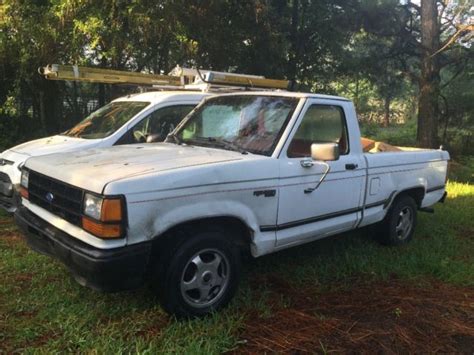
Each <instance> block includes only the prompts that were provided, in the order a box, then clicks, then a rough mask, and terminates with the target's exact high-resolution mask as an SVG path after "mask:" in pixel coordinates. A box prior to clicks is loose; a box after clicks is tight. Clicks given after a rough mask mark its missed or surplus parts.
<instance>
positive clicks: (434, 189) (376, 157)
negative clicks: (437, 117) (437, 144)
mask: <svg viewBox="0 0 474 355" xmlns="http://www.w3.org/2000/svg"><path fill="white" fill-rule="evenodd" d="M400 149H401V151H398V152H383V153H382V152H381V153H364V159H365V161H366V164H367V189H366V195H365V214H364V219H363V222H362V223H361V226H362V225H367V224H370V223H373V222H374V221H375V220H377V219H380V217H381V216H382V215H384V213H385V209H386V208H387V207H388V206H389V205H390V203H391V201H393V199H394V197H396V195H397V192H400V191H403V190H407V189H418V190H419V192H420V197H421V198H420V201H418V202H419V207H420V208H424V207H428V206H431V205H433V204H435V203H436V202H438V201H439V200H440V199H441V198H442V197H443V195H444V193H445V187H446V174H447V166H448V160H449V154H448V152H446V151H442V150H429V149H417V148H406V149H404V148H400ZM382 201H383V202H384V204H383V205H380V204H378V203H380V202H382ZM377 204H378V205H377ZM371 205H372V206H375V207H371Z"/></svg>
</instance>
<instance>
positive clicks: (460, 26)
mask: <svg viewBox="0 0 474 355" xmlns="http://www.w3.org/2000/svg"><path fill="white" fill-rule="evenodd" d="M470 6H471V5H470V4H469V2H468V1H458V2H457V4H455V3H454V2H449V1H439V0H421V4H420V6H418V5H415V4H413V3H411V2H410V1H408V3H407V4H406V5H405V7H406V8H407V9H408V11H409V12H410V14H411V15H412V16H410V18H409V21H408V23H407V29H406V31H407V32H406V33H408V34H409V35H410V39H409V40H408V41H407V44H408V45H411V46H412V48H413V50H414V52H415V53H416V55H417V56H418V70H417V71H411V75H412V77H414V78H415V80H416V81H417V83H418V86H419V99H418V130H417V143H418V145H419V146H421V147H427V148H436V147H437V146H438V121H439V104H438V103H439V98H440V77H441V70H442V69H443V68H445V67H447V66H450V65H453V64H456V63H459V62H460V61H463V59H464V58H465V56H466V55H470V54H469V51H468V50H467V48H466V47H465V46H463V42H462V41H463V40H465V39H466V38H468V37H471V38H472V31H473V30H474V26H473V25H472V24H470V23H469V21H470V17H469V15H468V12H469V9H470ZM414 17H415V19H414ZM416 17H419V25H418V26H419V31H417V30H416V28H415V27H416V26H417V19H416ZM407 53H410V51H408V52H407ZM412 53H413V52H412Z"/></svg>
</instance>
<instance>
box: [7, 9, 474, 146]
mask: <svg viewBox="0 0 474 355" xmlns="http://www.w3.org/2000/svg"><path fill="white" fill-rule="evenodd" d="M428 3H430V4H432V5H433V4H434V6H435V11H432V17H433V16H434V17H435V23H434V26H433V27H432V30H433V31H432V32H433V33H434V36H435V37H436V38H435V39H434V40H433V39H432V42H431V46H430V48H427V47H426V45H425V44H423V43H422V42H423V39H424V37H423V35H422V33H423V20H424V19H423V18H422V17H421V10H422V8H423V7H426V4H428ZM469 4H470V3H469V1H468V0H459V1H456V2H448V1H437V0H421V5H417V4H414V3H412V2H411V1H406V0H405V1H399V0H378V1H372V0H209V1H200V0H158V1H156V0H155V1H152V0H110V1H94V0H4V1H2V2H1V3H0V130H1V132H2V134H1V137H0V139H1V141H0V146H4V147H5V146H7V145H11V144H13V143H15V142H18V141H22V140H26V139H30V138H32V137H35V136H42V135H45V134H52V133H56V132H59V131H61V130H63V129H65V128H67V127H68V126H70V125H71V124H73V123H74V122H76V121H78V120H79V119H81V118H82V117H83V116H84V115H85V114H87V113H88V112H89V111H90V110H91V109H93V108H94V107H95V106H97V105H101V104H104V103H105V102H106V101H107V100H109V99H111V98H114V97H116V96H118V95H121V94H124V93H126V92H128V91H129V90H130V89H131V88H129V87H125V88H124V87H112V86H107V85H98V84H78V83H63V82H49V81H46V80H44V79H43V78H41V77H40V76H39V75H38V74H37V72H36V69H37V68H38V67H39V66H43V65H46V64H48V63H61V64H80V65H90V66H99V67H104V68H113V69H125V70H135V71H144V72H153V73H160V72H164V73H166V72H168V71H169V70H170V69H171V68H172V67H174V66H175V65H176V64H180V65H183V66H198V67H201V68H212V69H216V70H224V71H227V70H229V71H237V72H245V73H250V74H260V75H265V76H268V77H275V78H287V79H290V80H292V81H293V82H294V83H295V88H296V89H299V90H311V91H319V92H324V93H335V94H342V95H345V96H349V97H350V98H352V99H354V102H355V103H356V106H357V108H358V109H359V111H360V118H361V119H362V120H367V121H369V120H370V121H377V122H380V123H383V124H384V125H389V124H391V123H392V122H398V121H401V120H402V121H403V120H405V121H406V120H408V119H410V118H411V117H412V116H414V115H415V114H416V107H417V106H418V111H419V113H418V127H419V143H420V144H422V145H428V146H433V145H434V142H435V141H436V140H437V139H436V138H438V126H439V137H440V139H441V140H446V139H447V133H445V132H448V131H449V129H450V128H451V126H459V127H463V129H465V130H469V128H468V127H472V124H473V123H472V107H471V106H472V97H471V96H472V95H471V96H470V95H468V94H466V92H470V93H472V88H470V87H469V79H472V78H471V76H472V64H470V60H471V61H472V56H473V49H472V47H471V40H472V33H473V32H472V17H473V14H472V11H473V10H472V5H469ZM425 22H426V21H425ZM425 37H426V36H425ZM425 39H426V38H425ZM423 68H425V69H426V68H429V69H430V70H431V69H432V70H431V71H430V70H428V72H427V71H426V70H425V72H424V71H423V70H424V69H423ZM426 84H428V87H429V88H430V89H429V90H426ZM426 92H427V93H428V94H427V96H426V95H425V96H423V95H424V93H426ZM469 100H471V101H469ZM426 102H428V103H429V105H428V106H427V105H426ZM427 108H428V111H426V109H427ZM423 110H425V111H423ZM430 110H431V111H430ZM427 125H428V126H429V127H428V128H426V127H427ZM26 127H28V129H26ZM420 128H421V129H422V133H423V134H420ZM448 128H449V129H448ZM427 132H428V133H427ZM428 136H429V140H427V139H425V138H426V137H428ZM423 137H424V138H423Z"/></svg>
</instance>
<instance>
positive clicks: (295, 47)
mask: <svg viewBox="0 0 474 355" xmlns="http://www.w3.org/2000/svg"><path fill="white" fill-rule="evenodd" d="M291 6H292V7H291V27H290V50H289V53H288V69H287V76H288V79H289V80H290V81H291V84H290V85H291V87H290V90H294V89H295V86H296V76H297V75H296V74H297V71H298V69H297V68H298V59H299V58H298V56H299V53H298V52H299V43H298V40H299V39H298V22H299V0H293V1H292V5H291Z"/></svg>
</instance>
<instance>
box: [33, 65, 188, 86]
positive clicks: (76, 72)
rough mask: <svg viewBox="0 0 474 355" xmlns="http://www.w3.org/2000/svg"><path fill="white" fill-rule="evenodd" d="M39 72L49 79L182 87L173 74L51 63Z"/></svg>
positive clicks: (179, 80)
mask: <svg viewBox="0 0 474 355" xmlns="http://www.w3.org/2000/svg"><path fill="white" fill-rule="evenodd" d="M38 72H39V73H40V74H41V75H43V76H44V77H45V78H46V79H49V80H73V81H84V82H91V83H104V84H135V85H166V86H176V87H180V86H181V85H182V83H181V79H180V78H179V77H177V76H171V75H157V74H145V73H134V72H128V71H121V70H111V69H102V68H90V67H80V66H77V65H59V64H51V65H47V66H45V67H43V68H39V69H38Z"/></svg>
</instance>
